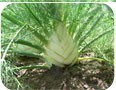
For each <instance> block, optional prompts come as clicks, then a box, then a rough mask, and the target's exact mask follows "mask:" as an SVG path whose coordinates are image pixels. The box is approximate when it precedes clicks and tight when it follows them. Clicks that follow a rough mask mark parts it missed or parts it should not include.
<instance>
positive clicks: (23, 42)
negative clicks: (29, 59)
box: [14, 39, 45, 52]
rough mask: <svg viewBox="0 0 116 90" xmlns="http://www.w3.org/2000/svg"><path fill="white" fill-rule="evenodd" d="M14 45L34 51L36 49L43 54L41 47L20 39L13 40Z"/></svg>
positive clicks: (43, 50)
mask: <svg viewBox="0 0 116 90" xmlns="http://www.w3.org/2000/svg"><path fill="white" fill-rule="evenodd" d="M14 43H18V44H22V45H26V46H29V47H32V48H35V49H37V50H40V51H42V52H45V49H44V48H42V47H41V46H39V45H35V44H33V43H31V42H29V41H26V40H21V39H19V40H14Z"/></svg>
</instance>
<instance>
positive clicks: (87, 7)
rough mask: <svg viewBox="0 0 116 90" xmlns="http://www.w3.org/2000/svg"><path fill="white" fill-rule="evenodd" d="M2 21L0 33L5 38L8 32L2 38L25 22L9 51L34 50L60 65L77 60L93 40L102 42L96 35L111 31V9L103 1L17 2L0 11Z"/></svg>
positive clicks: (100, 35) (52, 62)
mask: <svg viewBox="0 0 116 90" xmlns="http://www.w3.org/2000/svg"><path fill="white" fill-rule="evenodd" d="M2 22H3V23H2V35H3V36H5V37H7V36H8V33H12V34H11V36H10V37H8V38H6V39H8V40H9V39H11V38H12V35H13V34H14V33H15V32H16V31H17V29H18V28H20V27H21V26H22V25H24V23H26V24H27V25H26V27H25V28H24V30H23V31H22V32H21V33H20V34H18V35H17V37H16V38H15V40H14V44H12V47H11V50H15V51H20V52H21V51H22V52H25V53H37V54H39V55H41V56H44V58H46V60H47V61H48V62H49V61H50V62H49V63H51V64H56V65H58V66H61V67H62V66H64V65H66V64H71V63H74V62H75V60H78V57H79V56H80V55H81V53H82V52H83V51H84V50H85V49H87V48H88V47H90V45H93V44H94V42H95V41H97V42H101V45H103V46H104V45H106V44H105V43H104V44H103V42H102V41H104V40H103V39H102V40H101V39H100V38H101V37H104V36H105V35H106V34H107V33H110V32H111V31H113V12H112V10H111V9H110V8H109V7H108V6H107V5H104V4H103V5H102V4H84V3H82V4H73V3H72V4H71V3H67V4H58V3H54V4H53V3H51V4H45V3H39V4H37V3H34V4H32V3H31V4H27V3H23V4H20V3H17V4H11V5H8V6H7V7H6V8H5V9H4V10H3V12H2ZM109 22H110V23H109ZM5 24H6V25H5ZM7 25H8V26H9V28H8V27H6V26H7ZM15 27H17V28H15ZM10 28H12V30H11V29H10ZM14 28H15V30H14ZM3 30H4V31H3ZM8 30H11V31H8ZM6 32H7V33H6ZM3 33H4V34H3ZM2 38H4V37H2ZM112 38H113V37H108V38H107V39H106V40H110V39H112ZM97 42H96V43H97ZM5 43H7V42H5ZM97 44H98V43H97ZM97 44H94V45H97ZM2 45H3V46H5V45H4V43H2ZM98 45H100V44H98ZM91 47H93V46H91ZM106 47H107V45H106ZM3 48H4V47H3ZM92 51H96V49H94V48H92ZM78 53H79V54H78ZM98 53H99V51H98ZM70 54H71V55H70ZM24 55H25V54H24Z"/></svg>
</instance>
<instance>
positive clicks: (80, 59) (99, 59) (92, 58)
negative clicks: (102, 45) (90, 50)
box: [78, 57, 105, 61]
mask: <svg viewBox="0 0 116 90" xmlns="http://www.w3.org/2000/svg"><path fill="white" fill-rule="evenodd" d="M88 59H89V60H90V59H91V60H98V61H105V60H104V59H101V58H94V57H89V58H78V61H82V60H88Z"/></svg>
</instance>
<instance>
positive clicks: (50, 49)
mask: <svg viewBox="0 0 116 90" xmlns="http://www.w3.org/2000/svg"><path fill="white" fill-rule="evenodd" d="M55 29H56V30H55V31H54V32H53V33H52V35H51V36H50V38H49V43H48V45H47V46H46V53H45V54H44V57H45V58H46V59H47V60H48V61H50V63H51V64H55V65H57V66H60V67H64V65H68V64H71V63H72V62H73V61H74V60H75V59H76V57H77V56H78V48H77V44H76V43H75V42H74V41H73V39H72V38H71V36H70V35H69V34H68V33H67V31H66V28H65V25H64V24H63V23H58V24H57V26H56V28H55Z"/></svg>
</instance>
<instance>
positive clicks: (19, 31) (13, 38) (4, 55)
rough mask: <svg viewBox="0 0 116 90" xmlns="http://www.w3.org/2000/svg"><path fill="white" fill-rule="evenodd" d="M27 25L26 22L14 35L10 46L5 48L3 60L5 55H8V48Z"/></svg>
mask: <svg viewBox="0 0 116 90" xmlns="http://www.w3.org/2000/svg"><path fill="white" fill-rule="evenodd" d="M25 26H26V24H25V25H24V26H22V27H21V28H20V29H19V30H18V31H17V32H16V34H15V35H14V37H13V38H12V39H11V41H10V42H9V44H8V46H7V47H6V49H5V51H4V53H3V57H2V61H4V59H5V56H6V53H7V51H8V49H9V47H10V46H11V44H12V42H13V41H14V39H15V37H16V36H17V35H18V34H19V33H20V32H21V30H23V29H24V27H25Z"/></svg>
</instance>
